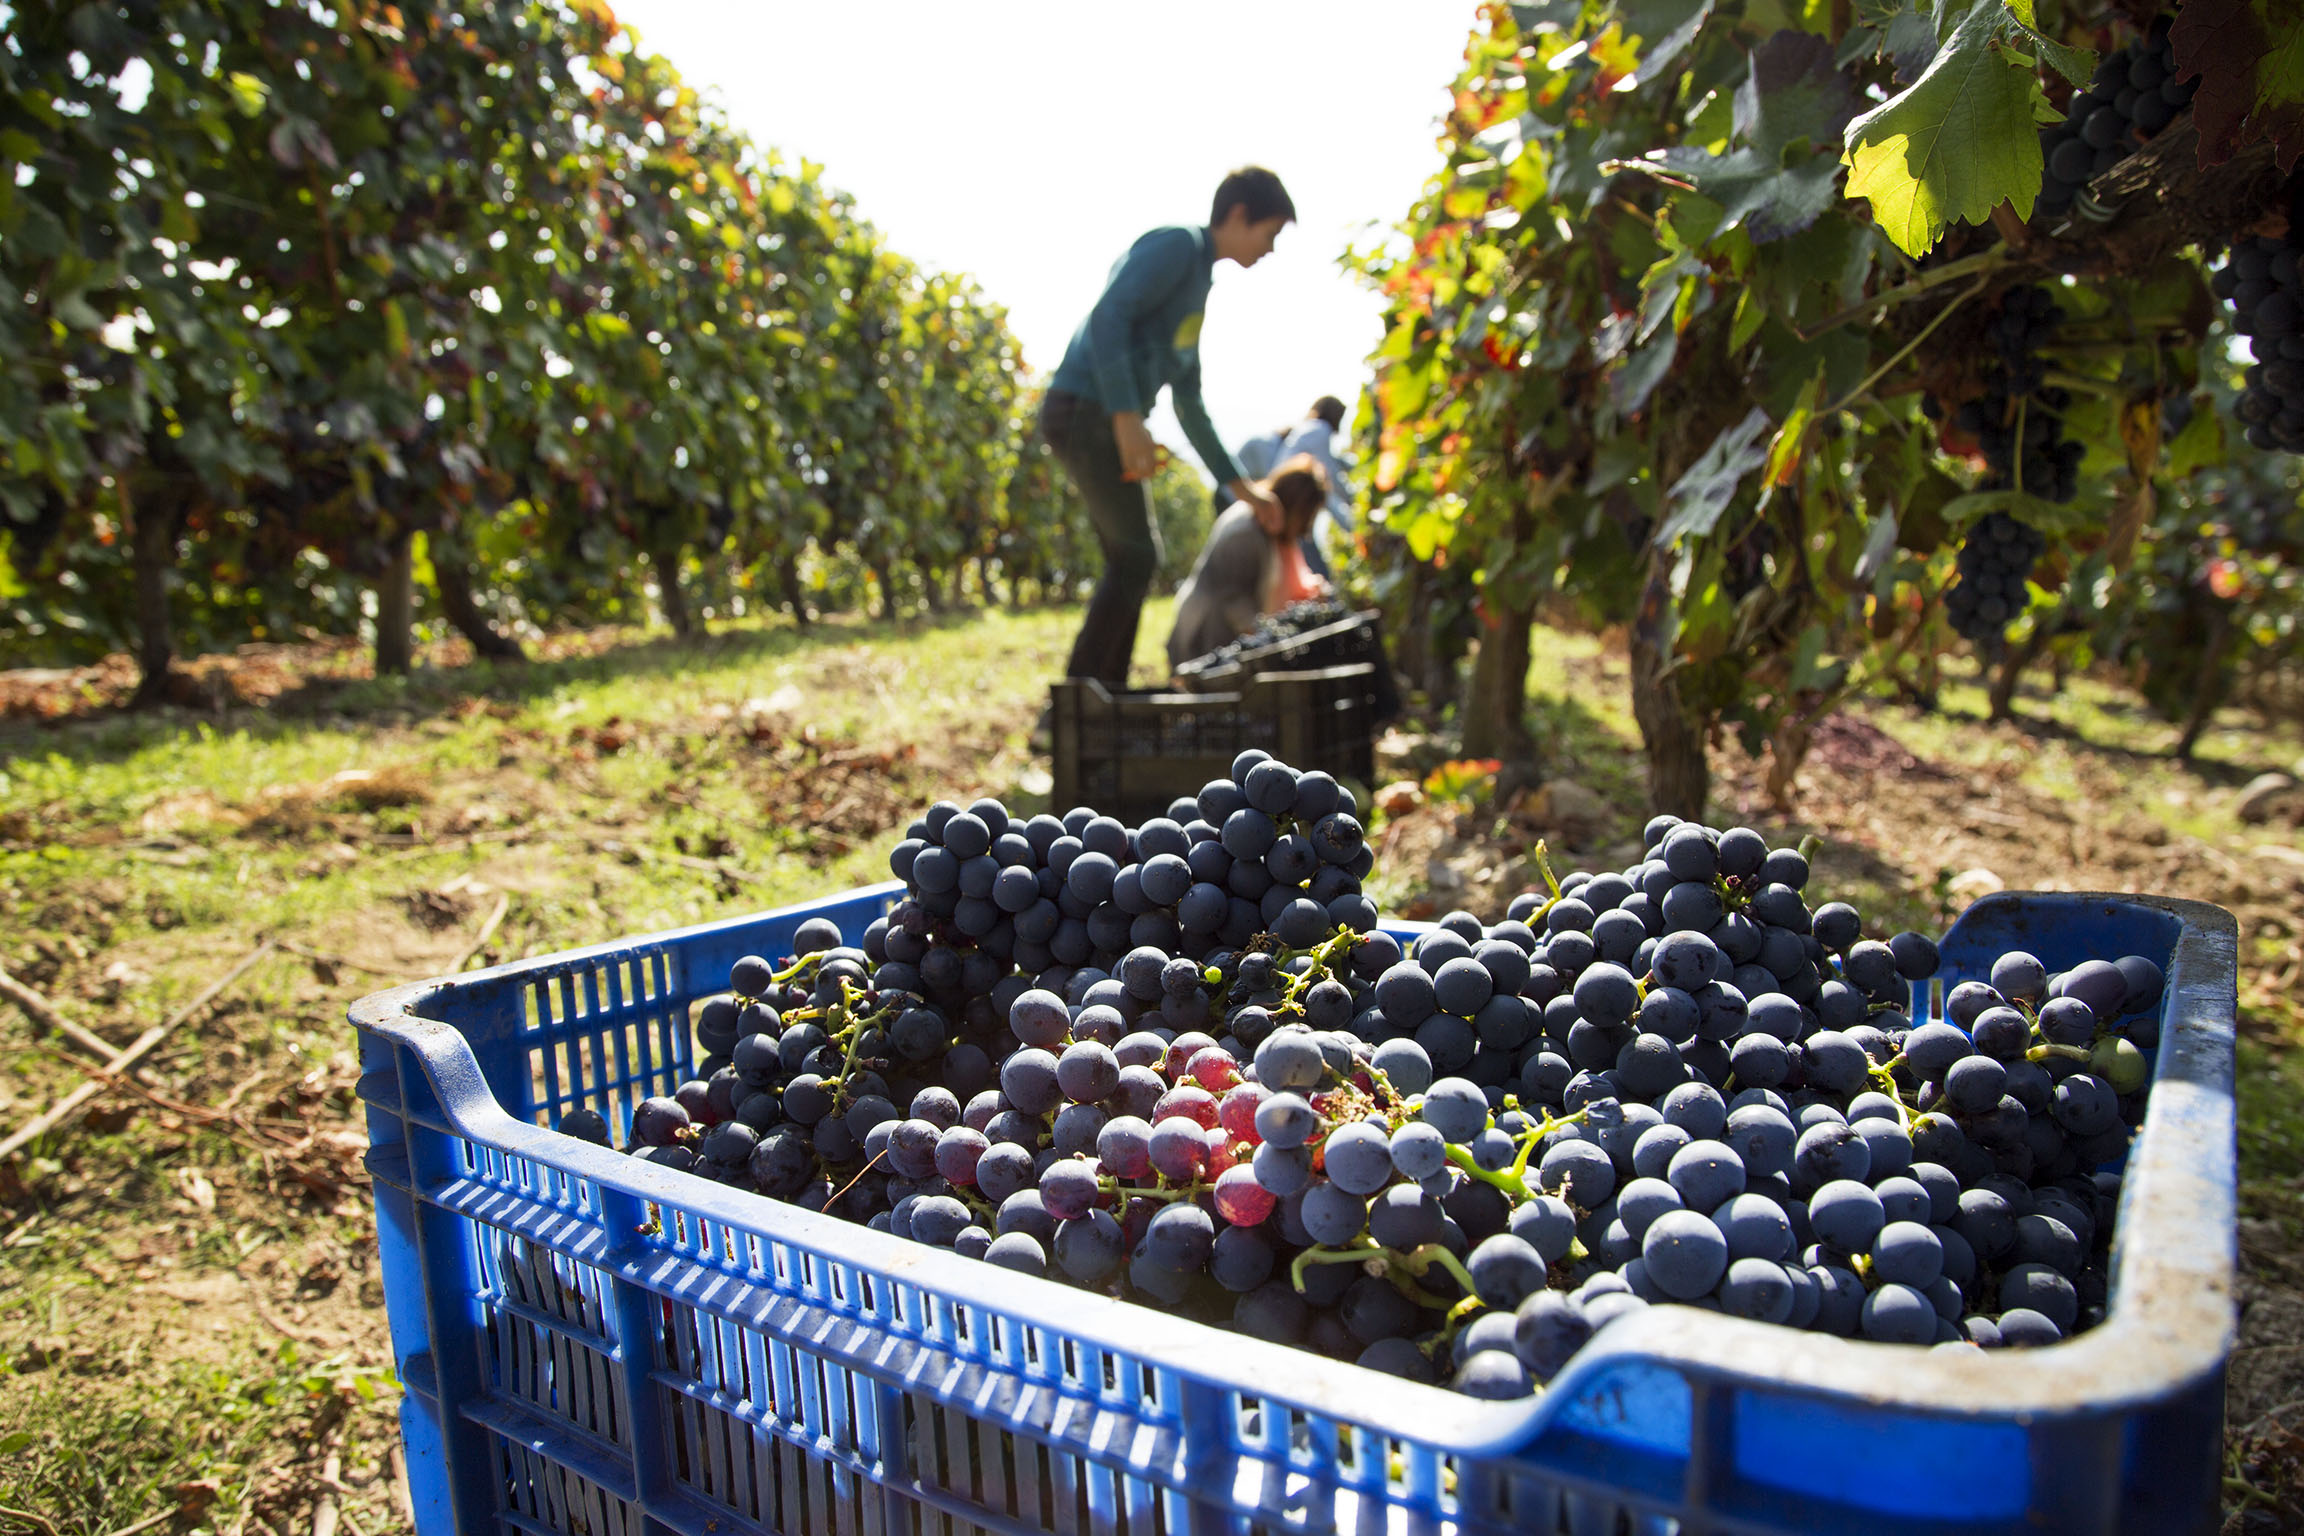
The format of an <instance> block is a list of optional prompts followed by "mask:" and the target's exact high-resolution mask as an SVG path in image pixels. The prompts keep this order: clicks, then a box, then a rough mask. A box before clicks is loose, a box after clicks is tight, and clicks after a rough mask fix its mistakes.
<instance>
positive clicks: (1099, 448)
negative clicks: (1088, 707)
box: [1040, 389, 1160, 688]
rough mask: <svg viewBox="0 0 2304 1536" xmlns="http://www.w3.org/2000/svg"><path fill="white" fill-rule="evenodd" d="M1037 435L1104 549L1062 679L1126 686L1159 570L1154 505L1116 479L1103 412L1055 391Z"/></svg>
mask: <svg viewBox="0 0 2304 1536" xmlns="http://www.w3.org/2000/svg"><path fill="white" fill-rule="evenodd" d="M1040 435H1041V436H1042V437H1044V438H1046V439H1047V440H1048V446H1049V447H1051V448H1053V449H1055V450H1056V457H1057V458H1058V459H1059V460H1061V461H1062V462H1063V465H1064V469H1065V472H1066V473H1068V474H1070V475H1071V477H1072V483H1073V484H1074V485H1075V486H1077V487H1078V488H1079V491H1080V499H1081V500H1082V501H1084V502H1086V503H1087V504H1088V526H1089V527H1090V528H1092V529H1094V530H1095V532H1096V542H1097V543H1098V544H1100V545H1102V546H1103V549H1104V574H1103V576H1102V577H1101V578H1099V579H1098V581H1097V583H1096V591H1095V593H1094V594H1093V595H1092V596H1091V597H1090V598H1089V599H1088V614H1087V617H1086V618H1084V619H1083V620H1081V623H1080V637H1079V638H1078V639H1077V640H1075V641H1073V642H1072V659H1071V660H1070V661H1069V662H1067V663H1066V664H1065V667H1064V675H1065V676H1067V677H1093V678H1097V679H1100V680H1101V681H1102V682H1103V683H1105V684H1106V686H1108V687H1112V688H1124V687H1126V686H1127V685H1128V658H1129V657H1131V656H1133V655H1134V654H1135V652H1136V628H1137V624H1138V622H1139V621H1140V620H1141V619H1142V618H1143V616H1144V595H1145V594H1146V593H1148V592H1150V591H1151V590H1152V573H1153V572H1155V571H1157V570H1158V569H1159V568H1160V536H1159V534H1158V533H1157V532H1155V531H1154V529H1153V527H1152V504H1151V502H1150V501H1149V500H1147V499H1146V497H1145V494H1144V483H1143V482H1142V481H1140V480H1123V479H1121V478H1120V445H1119V443H1118V442H1117V441H1116V440H1115V439H1114V438H1113V436H1112V417H1111V414H1110V413H1109V412H1108V411H1106V410H1105V409H1104V408H1103V407H1102V406H1101V405H1098V404H1097V403H1096V402H1095V401H1093V400H1085V399H1082V398H1081V397H1080V396H1078V395H1074V394H1067V393H1066V392H1065V391H1063V390H1060V389H1052V390H1050V391H1049V392H1048V398H1047V400H1046V402H1045V403H1044V404H1043V405H1042V406H1041V407H1040Z"/></svg>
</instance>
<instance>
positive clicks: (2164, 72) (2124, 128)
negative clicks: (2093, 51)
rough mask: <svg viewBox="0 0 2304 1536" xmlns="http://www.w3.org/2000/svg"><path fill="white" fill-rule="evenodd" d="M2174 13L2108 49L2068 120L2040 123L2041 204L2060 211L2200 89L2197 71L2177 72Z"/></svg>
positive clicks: (2076, 98)
mask: <svg viewBox="0 0 2304 1536" xmlns="http://www.w3.org/2000/svg"><path fill="white" fill-rule="evenodd" d="M2173 24H2174V18H2173V17H2170V16H2162V17H2159V18H2158V19H2156V20H2155V21H2154V22H2153V23H2152V26H2151V29H2150V30H2149V31H2148V32H2146V34H2145V35H2144V36H2142V37H2140V38H2138V39H2136V40H2135V41H2134V42H2132V43H2130V44H2129V45H2128V46H2127V47H2125V48H2121V49H2118V50H2116V51H2115V52H2112V53H2107V54H2106V55H2105V56H2104V58H2103V59H2102V61H2101V62H2099V63H2098V64H2097V66H2096V77H2095V79H2093V80H2091V81H2090V82H2089V85H2088V89H2086V90H2084V91H2078V92H2075V93H2074V94H2073V97H2072V100H2071V102H2070V103H2069V104H2068V105H2067V106H2066V107H2065V109H2064V121H2062V122H2061V123H2058V124H2056V125H2054V126H2053V127H2049V128H2043V129H2042V130H2040V159H2041V161H2042V170H2041V178H2040V206H2041V207H2042V208H2044V209H2046V210H2047V211H2048V212H2050V213H2061V212H2063V211H2064V210H2065V209H2067V208H2069V207H2071V206H2072V201H2073V199H2074V198H2076V197H2078V196H2079V195H2080V189H2081V188H2083V187H2085V186H2087V185H2088V183H2090V182H2091V181H2094V180H2095V179H2096V178H2097V177H2099V176H2101V175H2103V174H2104V173H2105V172H2106V171H2108V170H2110V169H2112V167H2113V166H2115V165H2118V164H2119V163H2120V162H2121V161H2122V160H2124V159H2126V158H2127V157H2128V156H2129V155H2132V154H2134V153H2135V152H2136V150H2137V148H2138V147H2139V146H2140V145H2141V143H2142V141H2143V140H2145V139H2148V138H2150V137H2151V136H2152V135H2153V134H2156V133H2158V132H2159V131H2160V130H2161V129H2163V128H2165V127H2167V126H2168V125H2169V124H2170V123H2172V122H2174V121H2175V120H2176V114H2177V113H2179V112H2181V111H2183V110H2184V108H2185V107H2186V106H2187V105H2188V104H2190V102H2191V100H2192V98H2193V96H2195V95H2196V94H2198V92H2199V90H2200V81H2199V78H2198V77H2197V76H2196V77H2194V78H2192V79H2190V80H2178V79H2177V78H2176V60H2175V54H2174V52H2173V50H2172V49H2171V48H2170V47H2169V43H2168V29H2169V28H2170V26H2172V25H2173Z"/></svg>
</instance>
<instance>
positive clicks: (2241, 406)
mask: <svg viewBox="0 0 2304 1536" xmlns="http://www.w3.org/2000/svg"><path fill="white" fill-rule="evenodd" d="M2210 286H2211V287H2212V288H2213V289H2214V290H2215V293H2216V296H2217V297H2218V298H2220V299H2223V300H2225V301H2227V302H2228V303H2230V304H2231V306H2232V328H2233V329H2234V330H2236V331H2238V332H2239V333H2240V334H2241V335H2243V336H2245V337H2247V338H2248V347H2249V354H2250V355H2251V356H2252V357H2254V358H2255V362H2253V363H2251V364H2250V365H2249V367H2248V371H2247V375H2246V382H2245V384H2244V385H2243V386H2242V388H2241V392H2240V399H2239V401H2238V403H2237V404H2235V405H2234V406H2233V407H2232V414H2233V415H2234V416H2237V417H2238V418H2239V419H2240V421H2241V423H2242V424H2243V425H2244V426H2245V428H2246V430H2247V438H2248V442H2249V445H2250V446H2251V447H2255V448H2260V449H2264V450H2266V451H2273V450H2278V451H2280V452H2285V453H2304V245H2300V244H2299V243H2298V240H2297V236H2296V233H2295V225H2294V223H2293V222H2291V224H2290V227H2289V233H2288V234H2286V235H2282V236H2277V237H2275V236H2271V235H2255V236H2251V237H2250V238H2248V239H2245V240H2242V241H2240V242H2239V243H2238V244H2236V245H2234V246H2233V247H2232V256H2231V259H2230V260H2228V261H2226V262H2225V263H2224V265H2223V266H2222V267H2219V268H2218V269H2217V271H2216V274H2215V276H2214V277H2213V278H2212V279H2211V280H2210Z"/></svg>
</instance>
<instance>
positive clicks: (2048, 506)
mask: <svg viewBox="0 0 2304 1536" xmlns="http://www.w3.org/2000/svg"><path fill="white" fill-rule="evenodd" d="M1994 512H2005V513H2007V514H2008V515H2009V516H2010V517H2013V518H2014V519H2016V521H2018V522H2020V523H2030V524H2031V525H2032V526H2033V527H2035V528H2037V529H2039V530H2040V531H2041V532H2042V533H2047V534H2071V533H2077V532H2079V531H2081V530H2083V529H2085V528H2088V527H2090V526H2091V525H2092V524H2093V523H2094V522H2095V518H2096V514H2095V513H2094V512H2092V511H2090V510H2088V509H2087V508H2084V507H2080V506H2076V505H2072V504H2069V503H2059V502H2053V501H2043V500H2042V499H2041V498H2040V497H2038V496H2034V495H2032V494H2031V493H2030V492H2028V491H2017V490H2001V491H1970V492H1969V493H1968V494H1967V495H1965V496H1955V497H1953V498H1952V499H1951V500H1950V501H1948V502H1946V503H1945V504H1944V512H1943V517H1944V521H1945V522H1947V523H1949V524H1951V525H1952V526H1953V527H1955V528H1958V527H1963V526H1965V525H1967V524H1969V523H1972V522H1975V521H1977V520H1978V519H1980V518H1983V517H1987V516H1989V515H1990V514H1992V513H1994Z"/></svg>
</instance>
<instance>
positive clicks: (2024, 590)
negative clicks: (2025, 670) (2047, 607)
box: [1944, 512, 2048, 646]
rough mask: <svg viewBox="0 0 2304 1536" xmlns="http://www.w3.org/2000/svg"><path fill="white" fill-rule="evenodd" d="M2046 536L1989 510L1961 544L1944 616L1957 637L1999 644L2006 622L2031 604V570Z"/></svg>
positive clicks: (1945, 599) (1988, 643) (2043, 547)
mask: <svg viewBox="0 0 2304 1536" xmlns="http://www.w3.org/2000/svg"><path fill="white" fill-rule="evenodd" d="M2047 547H2048V539H2047V536H2046V535H2044V534H2042V533H2041V532H2040V530H2039V529H2037V528H2034V527H2033V526H2031V525H2030V524H2029V523H2020V522H2018V521H2017V520H2016V519H2015V518H2013V517H2010V516H2009V515H2008V514H2007V513H2005V512H1990V513H1987V514H1985V516H1984V517H1983V518H1981V519H1980V520H1979V521H1978V522H1977V524H1976V526H1975V527H1973V528H1971V529H1969V530H1968V537H1967V538H1965V539H1963V540H1962V541H1961V544H1960V554H1959V557H1958V558H1957V559H1956V560H1955V561H1954V562H1953V580H1952V587H1951V590H1949V591H1947V592H1946V593H1945V594H1944V612H1945V614H1946V616H1947V617H1949V618H1950V619H1951V620H1952V628H1953V630H1954V632H1955V633H1957V634H1959V635H1961V636H1962V637H1964V638H1966V639H1968V640H1970V641H1973V642H1974V643H1976V644H1978V645H1983V646H1993V645H1997V644H1998V643H1999V641H2000V636H2001V633H2002V631H2004V630H2005V629H2007V627H2008V624H2009V621H2010V620H2012V619H2014V618H2015V617H2016V615H2018V614H2020V613H2022V612H2023V611H2024V609H2025V607H2026V605H2027V604H2029V603H2030V601H2031V597H2030V585H2031V581H2032V567H2033V565H2034V563H2035V562H2037V561H2038V560H2039V558H2040V556H2041V554H2042V552H2044V551H2045V550H2046V549H2047Z"/></svg>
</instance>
